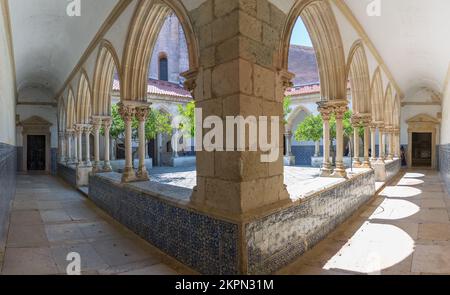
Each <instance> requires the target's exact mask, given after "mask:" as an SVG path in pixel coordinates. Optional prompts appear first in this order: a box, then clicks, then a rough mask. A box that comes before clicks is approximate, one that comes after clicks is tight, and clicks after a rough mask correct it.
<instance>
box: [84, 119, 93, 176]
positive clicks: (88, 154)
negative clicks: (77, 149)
mask: <svg viewBox="0 0 450 295" xmlns="http://www.w3.org/2000/svg"><path fill="white" fill-rule="evenodd" d="M91 130H92V127H91V126H90V125H86V126H85V127H84V129H83V133H84V137H85V143H86V147H85V162H84V163H85V165H86V167H91V166H92V163H91V144H90V143H91Z"/></svg>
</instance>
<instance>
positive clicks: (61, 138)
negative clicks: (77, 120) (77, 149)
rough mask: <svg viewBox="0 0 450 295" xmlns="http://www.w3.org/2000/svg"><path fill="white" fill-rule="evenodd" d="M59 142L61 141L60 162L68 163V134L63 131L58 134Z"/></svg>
mask: <svg viewBox="0 0 450 295" xmlns="http://www.w3.org/2000/svg"><path fill="white" fill-rule="evenodd" d="M58 141H59V149H58V157H59V159H58V162H59V163H64V162H65V161H66V155H65V154H66V149H65V145H66V143H65V141H66V134H65V133H64V132H63V131H60V132H58Z"/></svg>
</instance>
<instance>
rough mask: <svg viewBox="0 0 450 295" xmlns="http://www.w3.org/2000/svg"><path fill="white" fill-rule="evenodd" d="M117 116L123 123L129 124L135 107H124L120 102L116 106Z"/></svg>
mask: <svg viewBox="0 0 450 295" xmlns="http://www.w3.org/2000/svg"><path fill="white" fill-rule="evenodd" d="M118 106H119V115H120V116H121V117H122V119H123V120H124V121H125V122H131V121H132V120H133V118H134V115H135V113H136V107H135V106H132V105H125V104H123V103H122V102H121V103H119V104H118Z"/></svg>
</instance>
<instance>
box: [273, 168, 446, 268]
mask: <svg viewBox="0 0 450 295" xmlns="http://www.w3.org/2000/svg"><path fill="white" fill-rule="evenodd" d="M449 216H450V197H449V195H448V194H447V192H446V190H445V188H444V184H443V183H442V180H441V178H440V176H439V174H438V172H436V171H430V170H424V171H409V172H406V174H404V175H402V176H401V177H399V178H398V179H396V180H395V182H394V183H392V184H388V186H386V187H385V188H384V189H383V190H382V191H381V193H380V194H379V195H378V196H376V197H375V198H374V199H373V200H372V202H370V203H369V204H367V205H366V206H364V207H363V208H362V209H361V210H359V211H358V212H356V213H355V214H354V215H353V217H352V218H350V219H349V220H348V221H347V222H345V223H344V224H342V225H341V226H340V227H338V228H337V229H336V230H335V231H334V232H333V233H332V234H331V235H330V236H329V237H327V238H326V239H325V240H323V241H322V242H320V243H319V244H317V245H316V246H315V247H314V248H313V249H312V250H311V251H309V252H307V253H306V254H305V255H303V256H302V257H301V258H299V259H298V260H297V261H295V262H294V263H292V264H291V265H289V266H287V267H285V268H284V269H282V270H281V271H279V272H278V274H319V275H336V274H373V275H377V274H388V275H417V274H443V275H444V274H446V275H448V274H450V219H449Z"/></svg>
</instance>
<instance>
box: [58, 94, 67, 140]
mask: <svg viewBox="0 0 450 295" xmlns="http://www.w3.org/2000/svg"><path fill="white" fill-rule="evenodd" d="M66 110H67V109H66V104H65V102H64V99H63V98H62V97H61V98H60V99H58V131H60V132H64V131H65V130H66Z"/></svg>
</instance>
